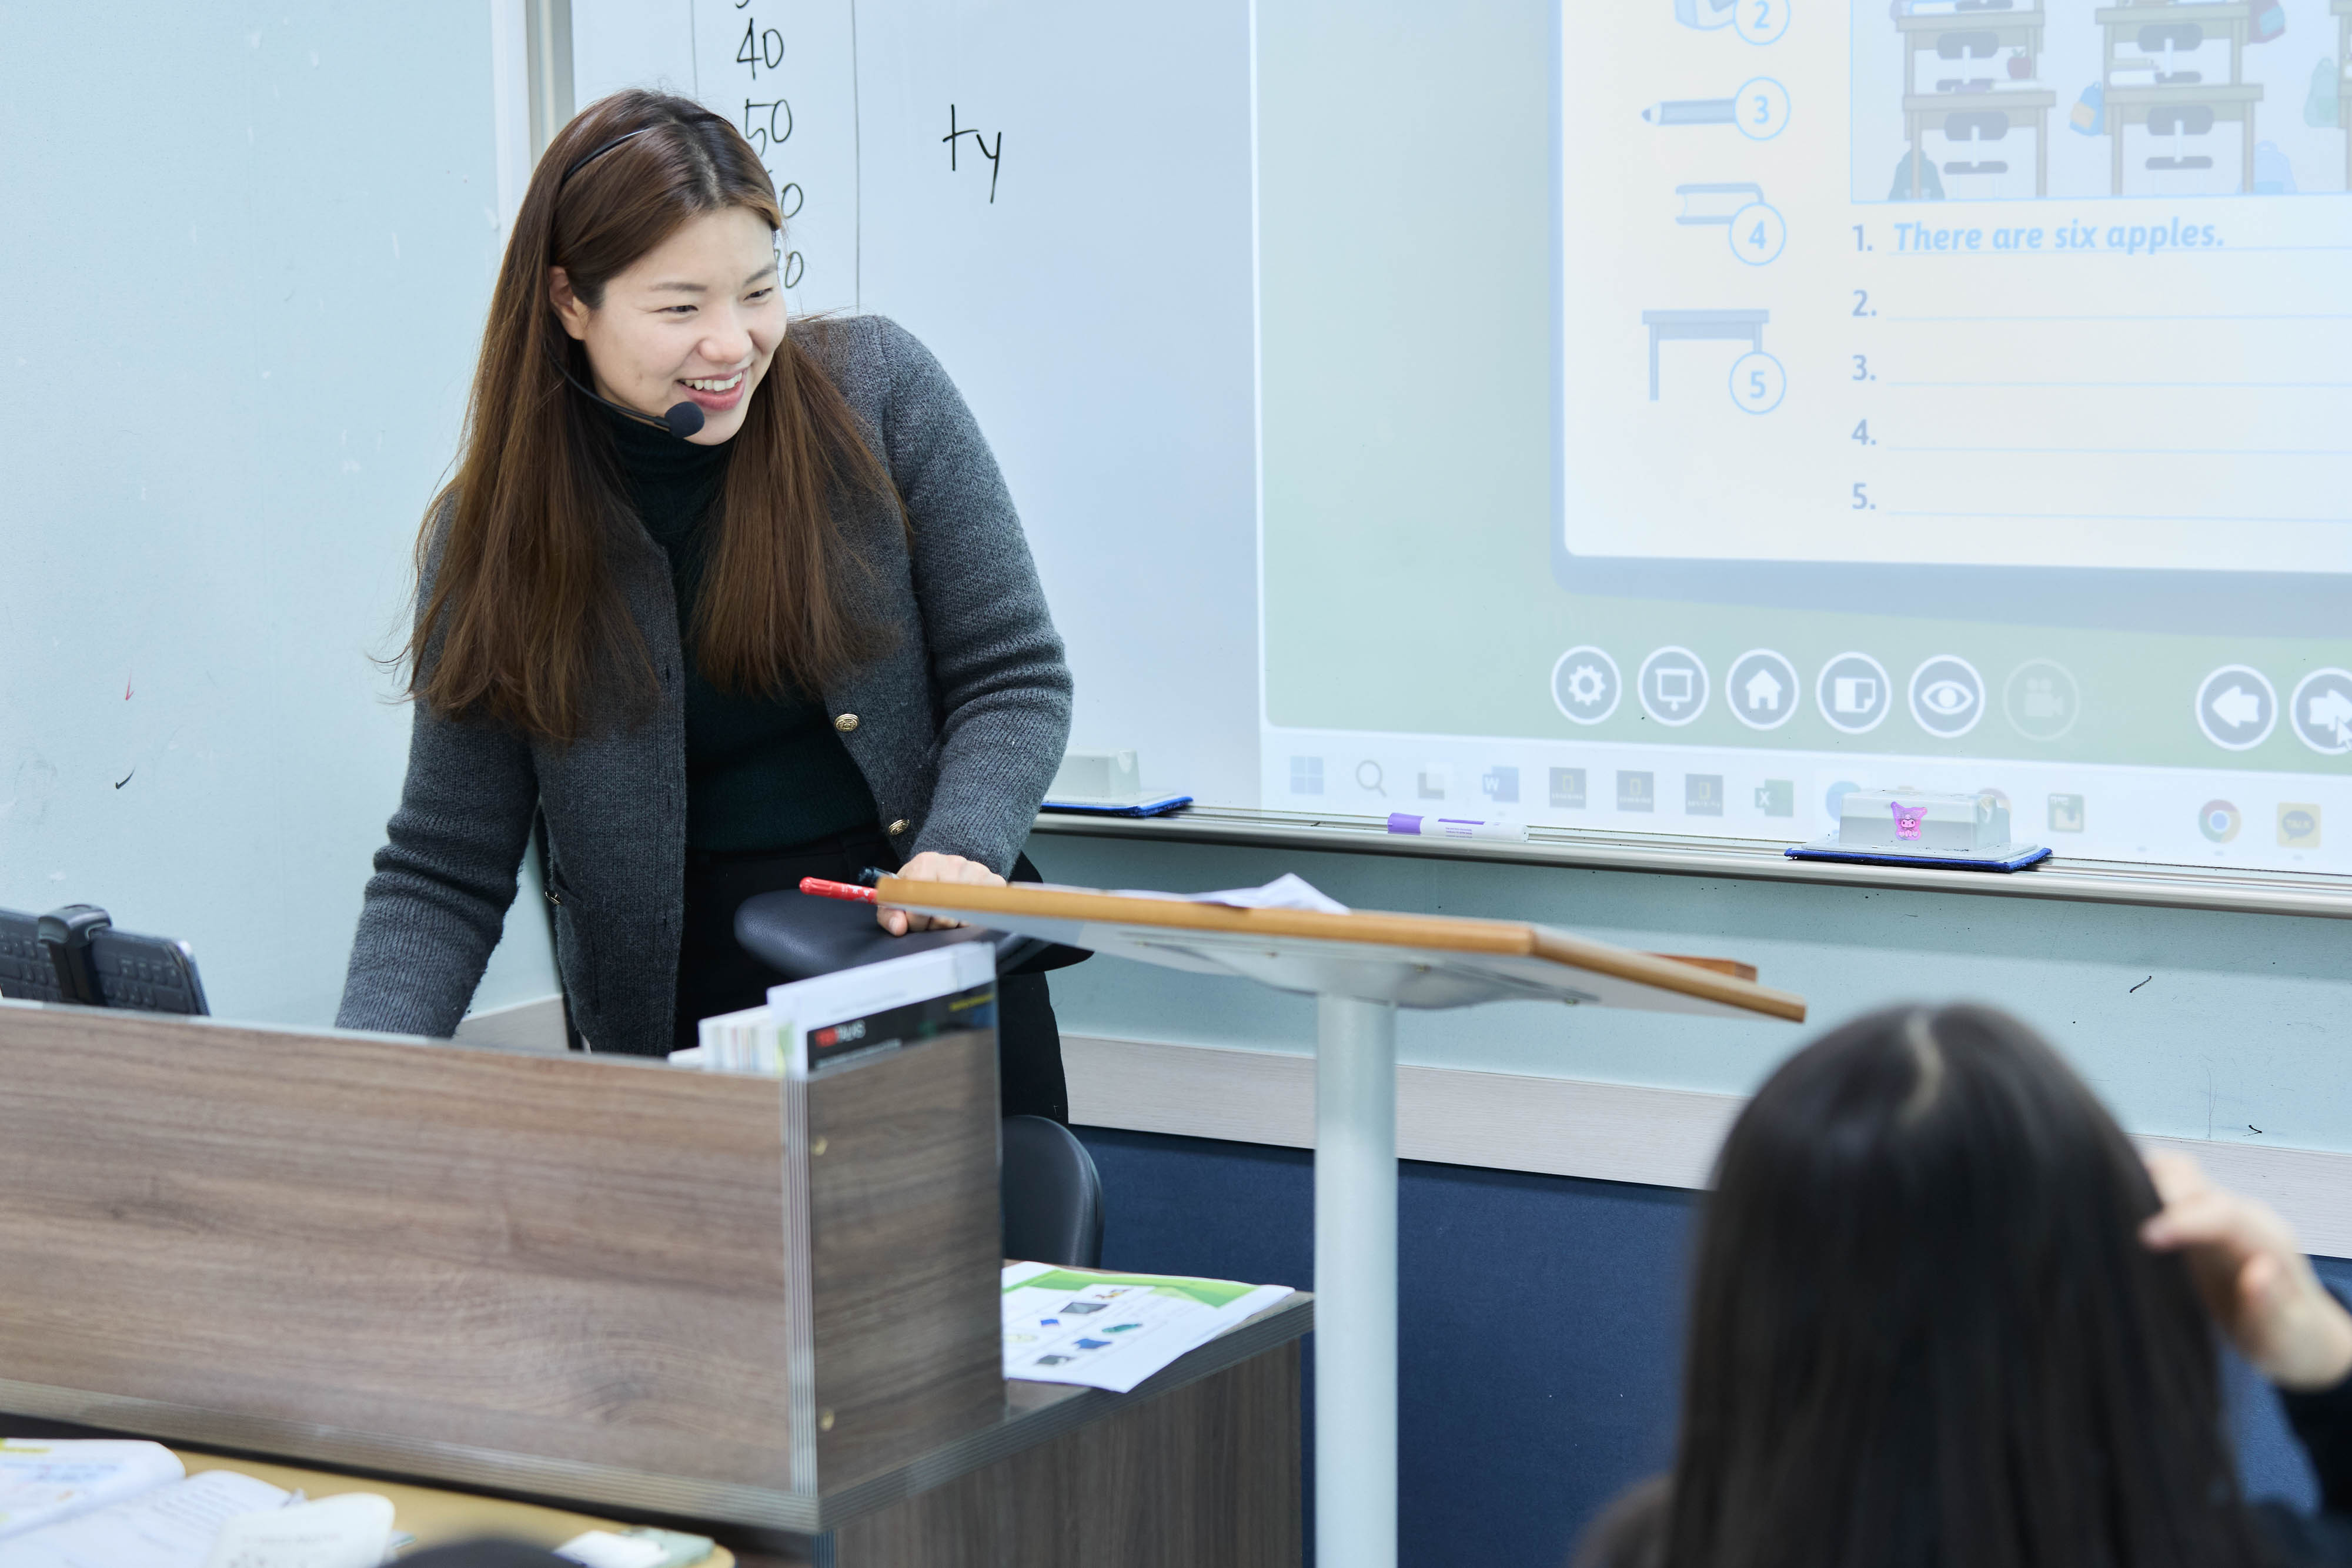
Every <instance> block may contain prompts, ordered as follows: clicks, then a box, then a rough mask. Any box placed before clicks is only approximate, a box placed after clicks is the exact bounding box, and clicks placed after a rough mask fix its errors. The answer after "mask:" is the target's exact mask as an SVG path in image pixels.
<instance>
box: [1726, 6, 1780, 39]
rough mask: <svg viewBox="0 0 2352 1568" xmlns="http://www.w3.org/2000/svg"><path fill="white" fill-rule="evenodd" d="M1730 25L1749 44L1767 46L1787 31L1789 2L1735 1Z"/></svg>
mask: <svg viewBox="0 0 2352 1568" xmlns="http://www.w3.org/2000/svg"><path fill="white" fill-rule="evenodd" d="M1731 25H1732V26H1734V27H1737V28H1738V29H1739V36H1740V37H1743V38H1745V39H1747V40H1748V42H1749V43H1751V44H1769V43H1770V42H1772V40H1773V39H1775V38H1777V37H1780V35H1781V34H1783V33H1785V32H1787V31H1788V30H1789V0H1736V3H1735V5H1734V7H1733V12H1732V17H1731Z"/></svg>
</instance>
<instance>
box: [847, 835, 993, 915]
mask: <svg viewBox="0 0 2352 1568" xmlns="http://www.w3.org/2000/svg"><path fill="white" fill-rule="evenodd" d="M898 874H899V875H900V876H903V877H905V878H907V879H908V881H910V882H968V883H976V884H977V885H979V886H982V887H1003V885H1004V879H1003V877H1001V876H999V875H997V874H996V873H994V872H992V871H991V870H989V869H988V868H987V867H986V866H984V865H982V864H981V863H980V862H978V861H968V860H966V859H964V858H963V856H961V855H943V854H941V853H940V852H939V851H937V850H925V851H924V852H922V853H921V854H919V855H917V856H916V857H915V858H914V859H913V860H910V861H908V862H907V863H906V864H905V865H902V866H900V867H899V868H898ZM874 918H875V919H877V920H878V921H880V922H881V923H882V929H883V930H885V931H887V932H888V933H889V934H890V935H891V936H905V935H906V934H907V933H908V932H909V931H936V930H944V929H945V928H946V927H948V926H950V925H962V924H963V922H962V921H961V920H949V919H946V918H945V917H938V918H934V917H933V916H931V915H910V914H908V912H907V911H906V910H903V909H890V908H880V909H877V910H876V911H875V912H874Z"/></svg>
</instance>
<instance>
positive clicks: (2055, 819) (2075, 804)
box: [2050, 795, 2083, 833]
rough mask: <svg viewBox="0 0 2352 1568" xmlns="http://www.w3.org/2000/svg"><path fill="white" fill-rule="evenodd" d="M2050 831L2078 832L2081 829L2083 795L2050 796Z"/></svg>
mask: <svg viewBox="0 0 2352 1568" xmlns="http://www.w3.org/2000/svg"><path fill="white" fill-rule="evenodd" d="M2050 831H2052V832H2053V833H2079V832H2081V831H2083V797H2081V796H2080V795H2053V796H2051V797H2050Z"/></svg>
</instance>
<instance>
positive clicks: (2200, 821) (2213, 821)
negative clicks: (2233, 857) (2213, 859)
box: [2197, 800, 2245, 844]
mask: <svg viewBox="0 0 2352 1568" xmlns="http://www.w3.org/2000/svg"><path fill="white" fill-rule="evenodd" d="M2244 825H2245V819H2244V818H2243V817H2242V816H2240V815H2239V814H2238V808H2236V807H2235V806H2232V805H2231V804H2230V802H2228V801H2227V800H2208V801H2206V802H2205V804H2204V807H2203V809H2201V810H2199V812H2198V813H2197V831H2199V832H2200V833H2203V834H2204V835H2205V836H2206V837H2207V838H2209V839H2210V840H2212V841H2214V842H2215V843H2217V844H2226V843H2228V842H2229V841H2231V839H2234V838H2236V837H2237V836H2238V830H2239V829H2240V828H2242V827H2243V826H2244Z"/></svg>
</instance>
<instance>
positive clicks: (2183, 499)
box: [1558, 0, 2352, 573]
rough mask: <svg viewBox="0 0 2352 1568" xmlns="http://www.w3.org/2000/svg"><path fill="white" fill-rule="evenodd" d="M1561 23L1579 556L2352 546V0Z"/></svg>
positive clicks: (1590, 14) (1807, 12)
mask: <svg viewBox="0 0 2352 1568" xmlns="http://www.w3.org/2000/svg"><path fill="white" fill-rule="evenodd" d="M1562 43H1563V57H1562V64H1561V78H1560V84H1561V85H1560V131H1561V141H1560V146H1559V171H1560V197H1561V200H1560V214H1561V225H1562V226H1561V255H1562V277H1561V296H1560V329H1561V341H1560V378H1561V384H1562V405H1561V406H1562V415H1563V432H1562V443H1561V463H1562V496H1563V502H1564V505H1563V507H1562V514H1561V517H1560V518H1559V525H1558V526H1559V528H1560V529H1561V538H1560V541H1559V542H1560V543H1561V544H1562V545H1563V546H1564V548H1565V550H1566V551H1567V552H1568V553H1569V554H1570V555H1571V556H1579V557H1647V558H1666V559H1687V560H1704V559H1716V560H1780V561H1818V562H1846V563H1864V564H1868V563H1906V564H1923V563H1924V564H1947V563H1949V564H1968V565H1977V566H1998V567H2098V568H2135V567H2143V568H2156V569H2166V570H2191V571H2211V572H2248V571H2262V572H2296V573H2312V572H2344V571H2347V570H2352V447H2347V443H2346V441H2345V438H2344V433H2345V431H2346V430H2347V425H2352V200H2347V198H2346V194H2345V193H2346V190H2347V176H2352V132H2347V96H2352V95H2347V77H2346V64H2347V56H2348V55H2352V4H2347V0H2246V3H2241V0H2231V3H2221V4H2187V3H2183V4H2140V5H2095V4H2093V3H2092V0H2040V3H2038V4H2037V3H2035V0H1893V4H1891V5H1890V4H1889V3H1888V0H1854V3H1853V4H1851V5H1830V4H1824V3H1823V0H1794V5H1793V7H1792V4H1791V0H1646V3H1643V4H1637V5H1616V6H1570V7H1569V8H1568V9H1567V10H1566V12H1565V13H1564V19H1563V23H1562ZM1604 57H1605V58H1607V59H1609V60H1611V61H1612V62H1614V65H1613V67H1612V69H1610V70H1607V71H1597V70H1580V69H1578V68H1577V62H1578V61H1579V60H1580V59H1585V60H1591V59H1595V58H1604Z"/></svg>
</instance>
